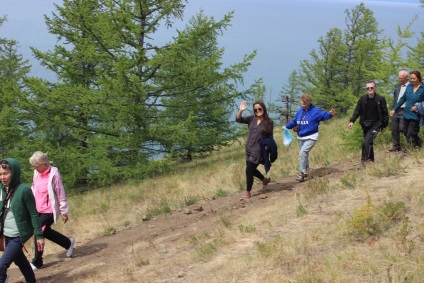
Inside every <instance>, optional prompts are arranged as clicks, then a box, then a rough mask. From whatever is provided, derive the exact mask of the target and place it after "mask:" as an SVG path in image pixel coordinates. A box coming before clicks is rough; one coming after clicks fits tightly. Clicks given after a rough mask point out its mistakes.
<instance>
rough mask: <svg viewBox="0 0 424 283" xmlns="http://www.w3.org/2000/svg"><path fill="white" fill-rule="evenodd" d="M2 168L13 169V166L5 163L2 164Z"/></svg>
mask: <svg viewBox="0 0 424 283" xmlns="http://www.w3.org/2000/svg"><path fill="white" fill-rule="evenodd" d="M1 168H3V169H12V166H10V164H6V163H3V164H2V165H1Z"/></svg>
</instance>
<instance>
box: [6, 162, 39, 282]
mask: <svg viewBox="0 0 424 283" xmlns="http://www.w3.org/2000/svg"><path fill="white" fill-rule="evenodd" d="M0 181H1V184H0V207H2V209H1V211H0V213H1V221H2V222H1V223H2V226H1V228H2V233H3V234H4V238H5V241H6V248H5V250H4V252H3V255H2V257H1V258H0V283H3V282H6V281H7V269H8V268H9V266H10V265H11V264H12V262H14V263H15V264H16V265H17V266H18V267H19V269H20V270H21V272H22V274H23V275H24V277H25V281H26V282H31V283H33V282H36V279H35V274H34V271H33V270H32V268H31V265H30V264H29V261H28V259H27V258H26V256H25V254H24V253H23V251H22V247H23V244H24V243H25V242H26V241H28V240H29V239H30V238H31V237H32V235H33V234H34V233H35V238H36V239H37V248H38V249H39V250H43V249H44V239H43V233H42V232H41V228H40V221H39V219H38V213H37V210H36V208H35V200H34V195H33V194H32V192H31V189H30V187H29V186H28V185H26V184H24V183H22V182H21V166H20V164H19V162H18V161H17V160H16V159H13V158H7V159H4V160H1V161H0Z"/></svg>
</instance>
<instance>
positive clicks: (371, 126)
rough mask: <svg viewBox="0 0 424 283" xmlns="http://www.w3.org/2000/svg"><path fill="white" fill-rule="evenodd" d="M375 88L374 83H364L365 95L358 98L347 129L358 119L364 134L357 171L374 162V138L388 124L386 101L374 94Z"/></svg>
mask: <svg viewBox="0 0 424 283" xmlns="http://www.w3.org/2000/svg"><path fill="white" fill-rule="evenodd" d="M376 87H377V85H376V83H375V82H374V81H368V82H367V83H366V85H365V88H366V90H367V94H364V95H363V96H361V97H360V98H359V100H358V104H357V105H356V108H355V110H354V111H353V114H352V117H351V118H350V120H349V125H348V127H349V129H352V127H353V123H355V121H356V119H358V117H359V123H360V124H361V126H362V131H363V133H364V141H363V143H362V157H361V165H360V167H359V169H365V164H366V162H369V161H371V162H374V138H375V137H376V136H377V134H378V132H379V131H380V130H381V132H382V133H384V131H385V130H386V127H387V125H388V124H389V112H388V110H387V103H386V99H384V97H383V96H381V95H378V94H377V93H376Z"/></svg>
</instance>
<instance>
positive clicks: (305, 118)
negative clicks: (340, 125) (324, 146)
mask: <svg viewBox="0 0 424 283" xmlns="http://www.w3.org/2000/svg"><path fill="white" fill-rule="evenodd" d="M300 106H301V107H300V109H299V110H298V111H297V112H296V115H295V116H294V118H293V120H291V121H290V122H289V123H287V124H286V125H285V126H283V128H284V127H286V128H287V129H293V131H295V132H297V140H298V144H299V176H298V177H297V180H298V181H300V182H303V181H304V180H305V178H306V177H307V176H308V171H309V159H308V157H309V152H310V151H311V149H312V148H313V147H314V145H315V143H316V142H317V140H318V126H319V123H320V122H321V121H326V120H328V119H331V117H333V116H334V115H336V110H334V109H333V108H331V110H330V111H328V112H325V111H323V110H321V109H319V108H318V107H316V106H315V105H313V104H312V98H311V97H310V96H309V95H307V94H302V96H301V97H300Z"/></svg>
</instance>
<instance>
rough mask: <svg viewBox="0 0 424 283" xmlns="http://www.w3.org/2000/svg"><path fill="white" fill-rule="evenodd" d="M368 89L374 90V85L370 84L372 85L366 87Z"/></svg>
mask: <svg viewBox="0 0 424 283" xmlns="http://www.w3.org/2000/svg"><path fill="white" fill-rule="evenodd" d="M366 89H367V90H373V89H374V87H373V86H370V87H366Z"/></svg>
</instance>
